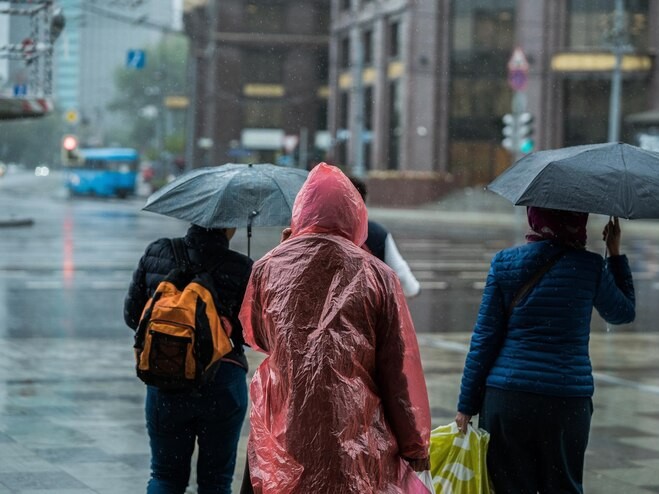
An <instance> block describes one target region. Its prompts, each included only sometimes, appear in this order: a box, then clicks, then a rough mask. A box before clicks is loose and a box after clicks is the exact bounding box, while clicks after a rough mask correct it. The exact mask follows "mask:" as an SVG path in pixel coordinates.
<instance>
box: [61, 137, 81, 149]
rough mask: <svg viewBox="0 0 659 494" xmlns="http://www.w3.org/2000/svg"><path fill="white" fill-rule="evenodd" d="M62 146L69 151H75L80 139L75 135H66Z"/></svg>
mask: <svg viewBox="0 0 659 494" xmlns="http://www.w3.org/2000/svg"><path fill="white" fill-rule="evenodd" d="M62 147H63V148H64V149H66V150H67V151H73V150H74V149H75V148H77V147H78V139H76V137H75V136H66V137H65V138H64V139H63V140H62Z"/></svg>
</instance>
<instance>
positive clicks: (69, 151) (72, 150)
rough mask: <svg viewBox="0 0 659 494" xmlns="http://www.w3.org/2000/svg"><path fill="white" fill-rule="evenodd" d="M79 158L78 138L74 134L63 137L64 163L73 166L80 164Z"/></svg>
mask: <svg viewBox="0 0 659 494" xmlns="http://www.w3.org/2000/svg"><path fill="white" fill-rule="evenodd" d="M79 160H80V153H79V152H78V138H77V137H76V136H74V135H67V136H64V138H63V139H62V163H64V164H65V165H68V166H71V165H76V164H78V162H79Z"/></svg>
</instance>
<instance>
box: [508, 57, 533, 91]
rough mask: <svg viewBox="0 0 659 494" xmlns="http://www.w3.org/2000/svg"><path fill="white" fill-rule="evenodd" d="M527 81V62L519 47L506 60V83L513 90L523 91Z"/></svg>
mask: <svg viewBox="0 0 659 494" xmlns="http://www.w3.org/2000/svg"><path fill="white" fill-rule="evenodd" d="M528 82H529V62H528V60H527V59H526V55H525V54H524V51H522V49H521V48H520V47H517V48H515V49H514V50H513V54H512V55H511V57H510V60H508V85H509V86H510V88H511V89H512V90H513V91H524V90H525V89H526V86H527V84H528Z"/></svg>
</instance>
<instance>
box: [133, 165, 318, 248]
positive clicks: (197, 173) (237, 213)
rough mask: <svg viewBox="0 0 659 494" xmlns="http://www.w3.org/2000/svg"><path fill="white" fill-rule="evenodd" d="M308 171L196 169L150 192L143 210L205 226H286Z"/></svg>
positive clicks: (270, 167)
mask: <svg viewBox="0 0 659 494" xmlns="http://www.w3.org/2000/svg"><path fill="white" fill-rule="evenodd" d="M307 175H308V172H307V171H306V170H300V169H297V168H287V167H282V166H276V165H272V164H269V163H264V164H254V165H251V164H250V165H243V164H235V163H229V164H226V165H221V166H214V167H206V168H197V169H194V170H191V171H189V172H187V173H184V174H183V175H181V176H180V177H178V178H177V179H176V180H174V181H172V182H170V183H169V184H167V185H165V186H164V187H163V188H162V189H159V190H158V191H156V192H154V193H153V194H152V195H151V196H150V197H149V198H148V199H147V201H146V205H145V206H144V207H143V208H142V209H144V210H145V211H151V212H153V213H158V214H162V215H165V216H171V217H173V218H178V219H181V220H185V221H188V222H190V223H194V224H195V225H199V226H201V227H204V228H232V227H236V228H241V227H247V251H248V255H249V250H250V239H251V233H252V226H284V225H288V224H289V223H290V221H291V211H292V208H293V202H294V201H295V196H296V195H297V193H298V191H299V190H300V188H301V187H302V184H303V183H304V181H305V180H306V178H307Z"/></svg>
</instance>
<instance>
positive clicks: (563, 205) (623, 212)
mask: <svg viewBox="0 0 659 494" xmlns="http://www.w3.org/2000/svg"><path fill="white" fill-rule="evenodd" d="M487 188H488V189H489V190H491V191H493V192H496V193H497V194H499V195H502V196H503V197H505V198H506V199H508V200H510V201H512V203H513V204H514V205H516V206H538V207H543V208H551V209H563V210H567V211H580V212H585V213H596V214H604V215H608V216H618V217H621V218H627V219H633V218H659V201H658V200H657V197H659V153H656V152H652V151H647V150H645V149H641V148H639V147H636V146H631V145H629V144H624V143H621V142H611V143H605V144H591V145H586V146H572V147H566V148H561V149H550V150H546V151H537V152H535V153H531V154H528V155H526V156H524V157H523V158H521V159H519V160H518V161H517V162H515V164H514V165H513V166H511V167H510V168H509V169H508V170H506V171H505V172H504V173H502V174H501V175H499V176H498V177H497V178H496V179H495V180H494V181H493V182H492V183H491V184H489V185H488V186H487Z"/></svg>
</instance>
